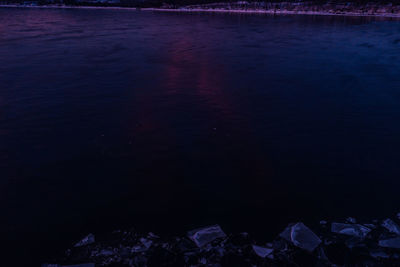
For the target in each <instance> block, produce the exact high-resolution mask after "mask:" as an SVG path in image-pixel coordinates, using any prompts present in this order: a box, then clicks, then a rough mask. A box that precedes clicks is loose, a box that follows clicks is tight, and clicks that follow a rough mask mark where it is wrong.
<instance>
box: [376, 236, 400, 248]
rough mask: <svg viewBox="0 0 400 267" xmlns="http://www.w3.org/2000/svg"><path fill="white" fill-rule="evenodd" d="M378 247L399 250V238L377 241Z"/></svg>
mask: <svg viewBox="0 0 400 267" xmlns="http://www.w3.org/2000/svg"><path fill="white" fill-rule="evenodd" d="M378 244H379V246H381V247H386V248H399V249H400V237H395V238H390V239H384V240H379V243H378Z"/></svg>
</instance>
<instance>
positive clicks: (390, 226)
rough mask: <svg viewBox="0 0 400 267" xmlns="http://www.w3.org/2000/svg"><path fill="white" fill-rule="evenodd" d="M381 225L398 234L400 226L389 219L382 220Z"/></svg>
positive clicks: (399, 233)
mask: <svg viewBox="0 0 400 267" xmlns="http://www.w3.org/2000/svg"><path fill="white" fill-rule="evenodd" d="M382 227H385V228H386V229H387V230H389V232H392V233H395V234H397V235H400V226H399V225H398V224H397V223H395V222H394V221H392V220H391V219H386V220H384V221H383V222H382Z"/></svg>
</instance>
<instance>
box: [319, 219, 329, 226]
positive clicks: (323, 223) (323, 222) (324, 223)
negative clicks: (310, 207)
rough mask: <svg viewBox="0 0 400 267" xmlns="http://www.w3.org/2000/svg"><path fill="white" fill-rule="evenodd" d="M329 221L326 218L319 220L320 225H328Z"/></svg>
mask: <svg viewBox="0 0 400 267" xmlns="http://www.w3.org/2000/svg"><path fill="white" fill-rule="evenodd" d="M327 223H328V222H327V221H324V220H322V221H320V222H319V224H320V225H326V224H327Z"/></svg>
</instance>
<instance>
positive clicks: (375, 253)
mask: <svg viewBox="0 0 400 267" xmlns="http://www.w3.org/2000/svg"><path fill="white" fill-rule="evenodd" d="M369 255H370V256H371V257H372V258H375V259H388V258H389V257H390V255H389V254H388V253H386V252H385V251H383V250H371V251H370V252H369Z"/></svg>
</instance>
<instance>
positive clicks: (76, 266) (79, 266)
mask: <svg viewBox="0 0 400 267" xmlns="http://www.w3.org/2000/svg"><path fill="white" fill-rule="evenodd" d="M42 267H95V264H94V263H83V264H74V265H60V264H47V263H45V264H42Z"/></svg>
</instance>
